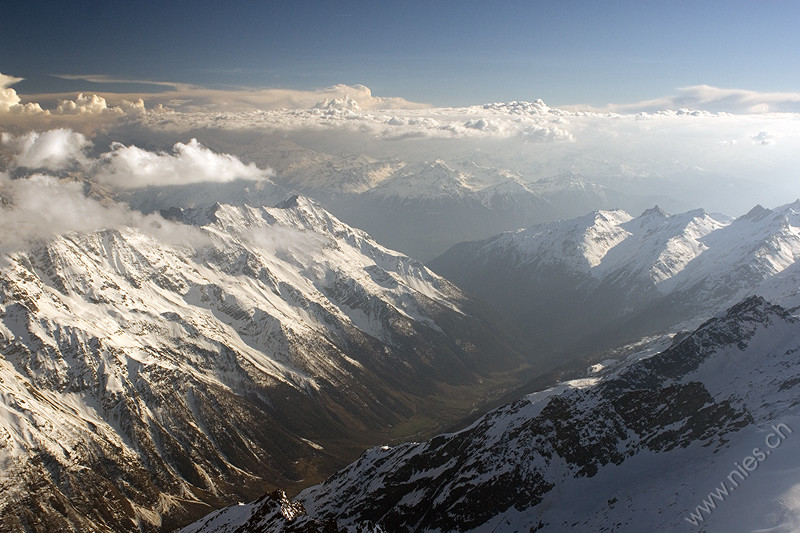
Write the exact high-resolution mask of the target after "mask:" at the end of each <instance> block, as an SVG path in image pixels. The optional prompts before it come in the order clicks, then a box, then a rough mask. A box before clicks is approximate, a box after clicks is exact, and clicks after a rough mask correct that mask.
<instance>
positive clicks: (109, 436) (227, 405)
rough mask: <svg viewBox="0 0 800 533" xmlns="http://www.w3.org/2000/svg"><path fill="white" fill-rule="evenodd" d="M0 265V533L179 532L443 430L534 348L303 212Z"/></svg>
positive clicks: (158, 233)
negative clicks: (384, 446)
mask: <svg viewBox="0 0 800 533" xmlns="http://www.w3.org/2000/svg"><path fill="white" fill-rule="evenodd" d="M165 215H166V216H167V217H168V218H171V219H172V220H173V221H172V222H170V221H163V222H161V223H159V224H160V227H158V228H151V229H152V231H148V230H143V229H133V228H119V229H107V230H99V231H92V232H85V233H66V234H62V235H58V236H55V237H53V238H51V239H48V240H45V241H41V242H38V243H37V244H35V245H32V246H31V247H30V249H27V250H20V251H17V252H15V253H12V254H9V255H7V256H6V257H5V258H4V259H3V263H2V265H0V353H2V358H0V395H2V397H3V402H2V410H0V460H1V461H2V465H3V467H2V469H1V470H0V486H2V491H1V492H0V529H3V530H12V531H109V530H111V531H143V530H144V531H155V530H170V529H173V528H174V527H176V526H177V525H180V524H185V523H187V522H188V521H190V520H191V519H193V518H198V517H199V516H202V515H203V514H205V513H207V512H209V511H211V510H213V509H215V508H218V507H220V506H221V505H224V504H229V503H232V502H236V501H240V500H249V499H252V498H255V497H256V496H258V495H260V494H261V493H262V492H263V491H264V490H265V488H269V487H273V488H275V487H278V486H280V487H285V488H292V487H302V486H307V485H309V484H311V483H313V482H315V481H319V480H321V479H322V478H323V477H324V476H325V475H327V474H330V473H331V472H333V471H334V470H335V469H336V468H339V467H342V466H344V465H346V464H347V463H348V462H350V461H351V460H352V459H354V458H355V457H357V455H358V453H360V451H361V450H363V449H364V447H365V446H368V445H370V444H374V443H375V441H376V439H379V438H380V439H381V440H383V439H389V440H393V439H404V438H409V437H410V436H411V435H413V434H417V433H419V432H422V433H426V432H427V433H429V432H431V431H433V430H434V429H435V428H436V427H439V426H440V425H445V424H448V423H452V422H454V421H455V420H457V419H458V418H460V417H461V416H464V415H466V414H468V413H469V412H470V411H472V410H473V409H475V408H476V406H477V405H481V404H482V403H485V402H486V401H487V398H488V397H489V396H490V395H492V394H495V393H497V391H503V390H505V389H506V388H507V387H511V386H514V384H515V383H516V380H517V377H516V372H517V371H518V370H519V369H521V368H524V367H525V366H529V365H530V357H531V355H530V353H529V352H528V351H527V349H526V348H525V347H524V345H523V344H521V343H520V342H518V341H517V340H515V338H514V336H512V335H511V334H510V333H508V332H507V331H506V330H505V329H504V328H503V327H500V326H493V325H492V324H493V322H492V319H491V317H490V316H488V315H486V314H483V313H484V311H483V310H482V308H481V306H480V304H478V303H476V302H475V301H473V300H471V299H469V298H468V297H466V296H464V295H463V294H462V293H461V291H460V290H459V289H457V288H456V287H455V286H454V285H452V284H451V283H450V282H448V281H447V280H445V279H443V278H441V277H439V276H437V275H435V274H433V273H432V272H430V271H429V270H428V269H427V268H426V267H425V266H423V265H422V264H421V263H419V262H417V261H415V260H413V259H411V258H409V257H407V256H405V255H403V254H400V253H397V252H393V251H391V250H389V249H387V248H384V247H382V246H380V245H378V244H377V243H376V242H375V241H374V240H372V239H371V238H370V237H369V236H368V235H367V234H365V233H363V232H362V231H359V230H356V229H353V228H351V227H349V226H347V225H345V224H343V223H342V222H340V221H339V220H338V219H336V218H335V217H333V216H332V215H330V214H329V213H328V212H326V211H325V210H323V209H322V208H321V207H319V206H318V205H317V204H316V203H314V202H313V201H311V200H309V199H307V198H304V197H296V196H295V197H291V198H290V199H289V200H287V201H285V202H282V203H281V204H279V205H278V206H276V207H273V208H263V207H259V208H253V207H246V206H241V207H234V206H230V205H220V204H215V205H213V206H212V207H210V208H205V209H185V210H184V209H178V208H176V209H172V210H169V211H168V212H165Z"/></svg>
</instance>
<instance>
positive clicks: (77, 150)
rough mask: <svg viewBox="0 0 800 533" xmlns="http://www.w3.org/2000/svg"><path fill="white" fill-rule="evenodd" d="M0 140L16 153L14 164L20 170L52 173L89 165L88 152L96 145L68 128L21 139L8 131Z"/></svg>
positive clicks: (36, 133)
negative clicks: (86, 152) (43, 170)
mask: <svg viewBox="0 0 800 533" xmlns="http://www.w3.org/2000/svg"><path fill="white" fill-rule="evenodd" d="M0 140H2V142H3V144H5V145H8V146H10V147H11V148H12V150H14V154H13V156H12V161H13V163H14V164H15V165H16V166H17V167H25V168H30V169H47V170H52V171H56V170H64V169H67V168H69V167H74V166H76V165H86V164H87V163H88V159H87V158H86V155H85V150H86V149H87V148H89V147H90V146H91V144H92V143H91V142H90V141H89V140H88V139H87V138H86V136H84V135H83V134H81V133H76V132H74V131H72V130H68V129H64V128H59V129H55V130H50V131H45V132H42V133H39V132H36V131H30V132H28V133H25V134H23V135H19V136H13V135H11V134H9V133H5V132H4V133H2V135H0Z"/></svg>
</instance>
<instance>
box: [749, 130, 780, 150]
mask: <svg viewBox="0 0 800 533" xmlns="http://www.w3.org/2000/svg"><path fill="white" fill-rule="evenodd" d="M753 142H754V143H756V144H761V145H764V146H766V145H768V144H775V137H774V136H773V135H770V133H769V132H767V131H760V132H758V133H757V134H756V135H753Z"/></svg>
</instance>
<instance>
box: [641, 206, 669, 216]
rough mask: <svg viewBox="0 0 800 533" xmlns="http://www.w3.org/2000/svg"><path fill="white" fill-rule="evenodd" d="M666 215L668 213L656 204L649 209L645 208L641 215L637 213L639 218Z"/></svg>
mask: <svg viewBox="0 0 800 533" xmlns="http://www.w3.org/2000/svg"><path fill="white" fill-rule="evenodd" d="M668 216H669V215H668V214H667V213H666V212H665V211H664V210H663V209H661V208H660V207H658V205H655V206H653V207H651V208H650V209H646V210H645V211H644V212H643V213H642V214H641V215H639V217H640V218H650V217H654V218H666V217H668Z"/></svg>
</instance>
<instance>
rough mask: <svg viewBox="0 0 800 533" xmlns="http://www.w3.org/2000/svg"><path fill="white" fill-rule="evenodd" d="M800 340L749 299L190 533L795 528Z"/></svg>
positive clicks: (798, 331)
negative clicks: (449, 429) (658, 343)
mask: <svg viewBox="0 0 800 533" xmlns="http://www.w3.org/2000/svg"><path fill="white" fill-rule="evenodd" d="M799 349H800V322H798V319H797V318H796V317H793V316H792V315H791V314H790V313H789V312H787V310H785V309H784V308H782V307H779V306H776V305H772V304H770V303H768V302H766V301H765V300H764V299H763V298H761V297H758V296H753V297H750V298H748V299H746V300H743V301H742V302H740V303H738V304H736V305H734V306H733V307H731V308H730V309H729V310H728V311H726V312H724V313H722V314H720V315H718V316H716V317H714V318H713V319H711V320H709V321H707V322H706V323H704V324H703V325H702V326H700V327H699V328H698V329H696V330H695V331H693V332H692V333H691V334H689V335H687V336H685V337H683V338H680V339H678V338H675V339H674V340H673V343H672V345H671V346H669V347H667V348H666V349H662V350H659V351H657V352H656V353H652V352H648V351H645V352H639V353H635V354H633V355H631V356H629V357H628V358H627V359H626V360H623V361H618V362H617V363H616V364H615V365H613V366H609V367H607V368H604V369H597V368H594V369H590V375H589V376H587V377H586V378H584V379H579V380H573V381H568V382H564V383H561V384H559V385H557V386H555V387H552V388H548V389H546V390H543V391H541V392H537V393H534V394H530V395H528V396H526V397H524V398H522V399H520V400H517V401H515V402H512V403H510V404H507V405H504V406H503V407H501V408H499V409H497V410H495V411H492V412H490V413H488V414H487V415H486V416H484V417H482V418H480V419H479V420H477V421H476V422H474V423H473V424H471V425H470V426H468V427H466V428H464V429H463V430H460V431H457V432H455V433H447V434H442V435H439V436H437V437H435V438H433V439H431V440H428V441H425V442H409V443H404V444H401V445H396V446H379V447H375V448H372V449H370V450H368V451H367V452H366V453H365V454H364V455H363V456H362V457H361V458H360V459H359V460H358V461H357V462H355V463H353V464H352V465H350V466H349V467H347V468H346V469H343V470H341V471H340V472H338V473H337V474H335V475H333V476H331V477H329V478H328V479H327V480H326V481H325V482H324V483H322V484H320V485H317V486H315V487H312V488H309V489H306V490H305V491H303V492H302V493H300V494H299V495H298V496H297V497H296V498H295V499H289V498H287V497H286V495H285V494H284V493H281V492H276V493H272V494H267V495H265V496H264V497H262V498H261V499H259V500H257V501H255V502H253V503H250V504H246V505H238V506H234V507H229V508H227V509H224V510H221V511H219V512H217V513H214V514H212V515H210V516H209V517H207V518H205V519H203V520H201V521H199V522H197V523H195V524H193V525H192V526H189V527H187V528H185V529H183V530H182V533H212V532H213V533H220V532H236V533H249V532H255V531H275V532H277V531H364V532H384V531H509V532H512V531H565V530H579V531H631V532H633V531H685V530H687V529H688V530H694V529H696V528H698V527H699V528H700V530H703V531H755V530H758V531H764V530H769V531H795V530H796V528H797V525H798V523H800V498H798V485H797V479H796V471H797V461H796V456H797V455H796V453H797V451H798V449H800V439H798V438H797V437H798V434H797V428H798V427H800V425H798V423H800V416H799V415H800V411H799V410H798V405H799V404H800V401H798V383H800V365H798V362H797V353H798V350H799Z"/></svg>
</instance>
